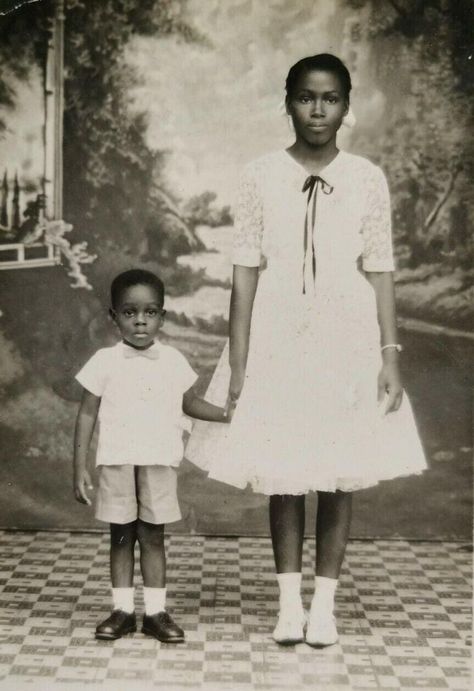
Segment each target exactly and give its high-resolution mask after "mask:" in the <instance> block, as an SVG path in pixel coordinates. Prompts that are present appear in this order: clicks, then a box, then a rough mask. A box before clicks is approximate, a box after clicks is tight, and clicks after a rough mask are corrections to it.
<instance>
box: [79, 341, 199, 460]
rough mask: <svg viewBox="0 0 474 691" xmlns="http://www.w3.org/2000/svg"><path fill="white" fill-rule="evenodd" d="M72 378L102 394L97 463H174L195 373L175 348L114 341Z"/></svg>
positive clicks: (179, 455) (180, 453)
mask: <svg viewBox="0 0 474 691" xmlns="http://www.w3.org/2000/svg"><path fill="white" fill-rule="evenodd" d="M76 379H77V381H78V382H79V383H80V384H81V385H82V386H83V387H84V388H85V389H87V390H88V391H90V392H91V393H92V394H94V395H95V396H100V397H101V402H100V408H99V424H100V428H99V443H98V447H97V457H96V465H125V464H131V465H165V466H177V465H179V463H180V461H181V459H182V457H183V441H182V432H183V426H184V425H183V417H184V416H183V413H182V398H183V394H184V392H185V391H187V390H188V389H189V388H190V387H191V386H192V385H193V384H194V383H195V381H196V379H197V375H196V373H195V372H194V370H193V369H192V368H191V367H190V365H189V363H188V361H187V360H186V358H185V357H184V355H182V354H181V353H180V352H179V351H178V350H177V349H176V348H173V347H172V346H167V345H166V346H165V345H163V344H162V343H160V342H159V341H155V343H154V344H153V345H152V346H151V347H150V348H148V349H147V350H145V351H137V350H136V349H134V348H132V347H131V346H128V345H126V344H125V343H117V344H116V345H114V346H112V347H110V348H101V349H100V350H98V351H97V352H96V353H95V354H94V355H93V356H92V357H91V358H90V360H89V361H88V362H87V363H86V364H85V365H84V367H83V368H82V369H81V370H80V371H79V372H78V373H77V375H76Z"/></svg>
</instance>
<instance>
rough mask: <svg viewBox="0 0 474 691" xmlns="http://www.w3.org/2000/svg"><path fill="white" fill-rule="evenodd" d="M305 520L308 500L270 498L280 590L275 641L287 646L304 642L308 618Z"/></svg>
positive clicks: (275, 496)
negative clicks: (304, 580) (304, 583)
mask: <svg viewBox="0 0 474 691" xmlns="http://www.w3.org/2000/svg"><path fill="white" fill-rule="evenodd" d="M304 519H305V498H304V496H293V495H273V496H272V497H270V530H271V535H272V544H273V554H274V556H275V566H276V572H277V580H278V586H279V589H280V614H279V617H278V623H277V625H276V627H275V630H274V631H273V638H274V640H275V641H276V642H277V643H281V644H283V645H292V644H294V643H299V642H301V641H302V640H303V639H304V623H305V617H304V612H303V605H302V603H301V567H302V558H303V537H304Z"/></svg>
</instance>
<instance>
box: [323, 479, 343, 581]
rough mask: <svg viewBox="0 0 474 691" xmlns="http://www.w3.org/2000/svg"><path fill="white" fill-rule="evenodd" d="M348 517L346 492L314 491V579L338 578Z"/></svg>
mask: <svg viewBox="0 0 474 691" xmlns="http://www.w3.org/2000/svg"><path fill="white" fill-rule="evenodd" d="M351 518H352V494H351V493H350V492H339V491H337V492H318V513H317V518H316V576H323V577H326V578H339V574H340V571H341V566H342V560H343V559H344V554H345V551H346V546H347V540H348V538H349V529H350V525H351Z"/></svg>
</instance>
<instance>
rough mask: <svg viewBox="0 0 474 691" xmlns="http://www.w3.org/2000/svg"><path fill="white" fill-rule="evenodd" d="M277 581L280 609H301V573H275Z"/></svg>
mask: <svg viewBox="0 0 474 691" xmlns="http://www.w3.org/2000/svg"><path fill="white" fill-rule="evenodd" d="M277 581H278V586H279V588H280V610H282V609H285V610H295V609H296V608H301V610H302V609H303V605H302V603H301V573H277Z"/></svg>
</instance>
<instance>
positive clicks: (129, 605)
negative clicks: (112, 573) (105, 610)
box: [112, 587, 135, 614]
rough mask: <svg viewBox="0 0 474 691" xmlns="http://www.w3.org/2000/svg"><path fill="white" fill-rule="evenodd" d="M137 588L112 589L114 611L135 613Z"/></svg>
mask: <svg viewBox="0 0 474 691" xmlns="http://www.w3.org/2000/svg"><path fill="white" fill-rule="evenodd" d="M134 595H135V588H133V587H132V588H112V601H113V603H114V609H121V610H122V611H123V612H127V613H128V614H131V613H132V612H134V611H135V605H134Z"/></svg>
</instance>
